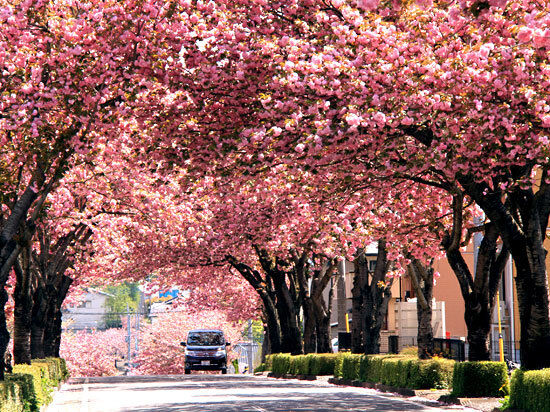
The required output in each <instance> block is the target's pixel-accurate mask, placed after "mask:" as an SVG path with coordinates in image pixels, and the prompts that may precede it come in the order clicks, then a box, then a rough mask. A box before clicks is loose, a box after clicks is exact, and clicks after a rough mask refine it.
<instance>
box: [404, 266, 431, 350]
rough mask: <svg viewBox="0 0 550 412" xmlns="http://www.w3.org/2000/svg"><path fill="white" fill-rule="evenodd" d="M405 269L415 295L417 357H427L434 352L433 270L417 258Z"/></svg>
mask: <svg viewBox="0 0 550 412" xmlns="http://www.w3.org/2000/svg"><path fill="white" fill-rule="evenodd" d="M407 269H408V272H409V276H410V277H411V281H412V285H413V288H414V290H415V293H416V296H417V299H416V313H417V319H418V334H417V342H418V357H419V358H420V359H429V358H431V357H432V356H433V353H434V341H433V337H434V333H433V328H432V302H433V299H432V298H433V284H434V270H433V268H432V267H426V266H425V265H424V264H422V262H420V261H419V260H417V259H412V262H411V264H410V265H409V267H408V268H407Z"/></svg>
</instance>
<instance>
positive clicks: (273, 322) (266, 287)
mask: <svg viewBox="0 0 550 412" xmlns="http://www.w3.org/2000/svg"><path fill="white" fill-rule="evenodd" d="M226 260H227V261H228V262H229V264H230V265H231V266H232V267H233V268H235V269H236V270H237V271H238V272H239V273H240V274H241V276H242V277H243V278H244V279H245V280H246V281H247V282H248V283H249V284H250V285H251V286H252V287H253V288H254V289H255V290H256V292H257V293H258V295H259V296H260V298H261V299H262V303H263V309H264V315H265V322H266V326H265V327H266V336H267V338H268V340H269V345H268V346H269V350H270V351H271V352H270V353H281V352H282V350H283V346H282V330H281V322H280V318H279V313H278V311H277V306H276V303H275V301H276V295H275V293H274V291H273V290H272V288H271V286H270V284H271V281H270V279H268V277H267V275H266V278H265V279H264V278H262V276H261V274H260V273H259V272H258V271H257V270H254V269H252V268H251V267H250V266H248V265H246V264H244V263H241V262H238V261H237V260H236V259H235V257H233V256H231V255H227V256H226Z"/></svg>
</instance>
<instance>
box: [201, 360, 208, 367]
mask: <svg viewBox="0 0 550 412" xmlns="http://www.w3.org/2000/svg"><path fill="white" fill-rule="evenodd" d="M201 365H202V366H208V365H210V361H209V360H203V361H201Z"/></svg>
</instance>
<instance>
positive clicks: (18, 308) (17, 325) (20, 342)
mask: <svg viewBox="0 0 550 412" xmlns="http://www.w3.org/2000/svg"><path fill="white" fill-rule="evenodd" d="M27 298H28V296H25V297H24V298H23V297H22V296H19V297H18V298H16V299H15V308H14V313H13V315H14V316H13V361H14V363H15V364H16V365H20V364H21V365H22V364H27V365H30V363H31V323H32V322H31V306H32V302H29V299H27Z"/></svg>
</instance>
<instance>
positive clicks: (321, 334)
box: [294, 250, 336, 353]
mask: <svg viewBox="0 0 550 412" xmlns="http://www.w3.org/2000/svg"><path fill="white" fill-rule="evenodd" d="M308 256H309V253H308V251H307V250H305V251H304V252H302V254H301V255H300V256H298V255H297V254H296V253H294V270H295V273H296V278H297V280H298V284H299V291H300V295H301V299H300V301H301V302H302V312H303V317H304V321H303V323H304V333H303V339H304V353H314V352H318V353H327V352H330V351H331V350H332V349H331V348H332V345H331V344H330V312H329V311H328V310H327V306H326V303H325V300H324V297H323V291H324V290H325V289H326V287H327V286H328V284H329V283H330V280H331V279H332V277H333V274H334V269H335V268H336V263H335V262H334V261H331V260H327V261H325V262H323V263H322V265H321V268H320V269H315V270H311V268H310V265H309V263H308V261H309V259H308Z"/></svg>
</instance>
